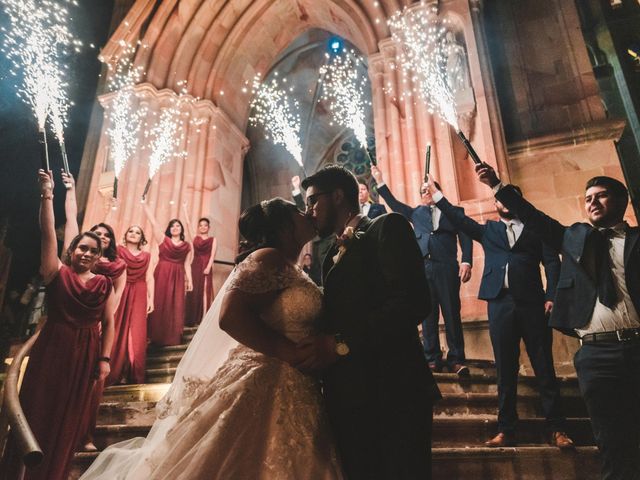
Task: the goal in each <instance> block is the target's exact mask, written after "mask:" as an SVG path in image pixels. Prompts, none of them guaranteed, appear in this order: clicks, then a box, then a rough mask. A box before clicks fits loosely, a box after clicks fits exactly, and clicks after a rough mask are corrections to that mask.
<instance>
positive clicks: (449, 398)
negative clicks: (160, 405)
mask: <svg viewBox="0 0 640 480" xmlns="http://www.w3.org/2000/svg"><path fill="white" fill-rule="evenodd" d="M114 390H115V389H114ZM114 390H112V391H108V390H107V391H106V392H105V397H104V401H103V402H102V403H101V404H100V410H99V412H98V425H113V424H126V425H150V424H151V423H153V421H154V419H155V410H154V409H155V405H156V402H157V400H158V399H159V397H160V395H161V393H162V392H163V390H162V391H161V390H160V389H157V390H156V391H153V392H141V391H140V390H138V389H131V390H132V391H130V392H128V391H127V390H126V389H124V388H119V389H118V390H119V392H116V391H114ZM563 402H564V407H565V411H566V414H567V417H569V418H584V417H586V416H587V411H586V407H585V405H584V402H583V401H582V399H581V398H580V397H565V398H564V399H563ZM497 408H498V397H497V396H496V395H495V394H492V393H462V394H460V393H445V394H444V395H443V399H442V400H441V401H439V402H438V403H437V404H436V406H435V408H434V415H435V416H436V417H438V418H461V417H466V418H476V417H478V418H481V419H483V420H484V419H486V418H494V416H495V414H496V410H497ZM518 415H519V417H521V418H536V417H540V416H541V408H540V400H539V398H538V396H537V395H520V396H519V397H518Z"/></svg>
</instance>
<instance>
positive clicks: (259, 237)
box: [236, 197, 298, 264]
mask: <svg viewBox="0 0 640 480" xmlns="http://www.w3.org/2000/svg"><path fill="white" fill-rule="evenodd" d="M297 212H298V209H297V207H296V206H295V205H294V204H293V203H291V202H288V201H286V200H285V199H284V198H280V197H276V198H272V199H271V200H265V201H262V202H260V203H258V204H256V205H253V206H251V207H249V208H247V209H246V210H245V211H244V212H242V214H241V215H240V220H238V229H239V230H240V234H241V235H242V236H243V237H244V241H242V242H240V251H239V253H238V256H237V257H236V264H238V263H240V262H241V261H243V260H244V259H245V258H247V256H249V255H250V254H251V253H253V252H255V251H256V250H258V249H260V248H266V247H277V246H278V234H279V233H280V232H282V231H283V230H285V229H287V228H293V215H294V214H295V213H297Z"/></svg>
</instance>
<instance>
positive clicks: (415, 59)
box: [389, 8, 459, 131]
mask: <svg viewBox="0 0 640 480" xmlns="http://www.w3.org/2000/svg"><path fill="white" fill-rule="evenodd" d="M389 27H390V28H391V37H392V39H393V40H394V41H395V42H396V43H397V44H398V46H399V51H398V63H399V65H400V68H401V70H402V75H403V82H405V83H408V84H410V85H411V88H409V89H408V91H409V92H410V93H411V94H414V95H416V96H417V97H418V98H420V99H421V100H423V101H424V102H425V103H426V104H427V106H428V108H429V110H430V113H437V114H438V115H439V116H440V117H441V118H442V119H444V120H445V121H446V122H447V123H449V124H450V125H451V126H452V127H453V128H455V129H456V131H458V130H459V127H458V119H457V114H456V103H455V92H454V91H453V88H452V86H451V85H450V84H449V81H448V73H447V60H448V58H449V53H450V51H449V49H450V46H449V45H448V43H447V42H446V34H447V31H448V30H447V21H446V20H438V19H437V17H436V15H435V12H434V11H431V12H430V11H427V10H426V9H425V8H419V9H405V10H404V11H403V12H401V13H400V12H398V13H396V14H394V15H393V16H392V17H391V18H390V19H389Z"/></svg>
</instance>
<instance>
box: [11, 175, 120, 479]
mask: <svg viewBox="0 0 640 480" xmlns="http://www.w3.org/2000/svg"><path fill="white" fill-rule="evenodd" d="M39 176H40V190H41V198H42V200H41V205H40V228H41V231H42V251H41V265H40V273H41V274H42V276H43V278H44V282H45V284H46V285H47V300H48V316H47V320H46V322H45V323H44V326H43V327H42V328H41V329H40V330H39V338H38V340H37V341H36V343H35V345H34V347H33V349H32V351H31V355H30V359H29V363H28V366H27V370H26V373H25V376H24V380H23V382H22V389H21V392H20V401H21V404H22V408H23V409H24V413H25V416H26V418H27V421H28V422H29V425H30V427H31V429H32V430H33V433H34V435H35V437H36V439H37V440H38V443H39V444H40V447H41V448H42V451H43V453H44V459H43V461H42V463H41V464H40V465H39V466H38V467H36V468H33V469H29V470H28V471H27V472H26V476H25V478H27V479H29V480H35V479H38V480H40V479H41V480H66V479H67V477H68V473H69V468H70V465H71V461H72V460H73V454H74V452H75V446H76V444H77V441H78V438H79V435H80V428H81V423H82V419H83V417H84V416H86V415H87V412H88V408H89V406H90V400H91V392H92V387H93V385H94V383H95V382H96V380H104V379H105V378H106V377H107V375H108V374H109V370H110V368H109V355H110V354H111V344H112V342H113V318H114V317H113V315H114V309H115V308H114V295H113V294H112V290H113V289H112V282H111V280H110V279H109V278H108V277H105V276H103V275H96V274H94V273H93V272H92V271H91V270H92V267H93V266H94V265H95V263H96V262H97V261H98V259H99V258H100V255H101V254H102V247H101V244H100V239H99V238H98V237H97V236H96V235H95V234H93V233H90V232H85V233H82V234H80V235H77V236H76V237H75V238H74V239H73V240H72V241H70V242H69V248H68V249H67V251H66V255H65V258H64V263H62V262H61V261H60V260H59V259H58V257H57V241H56V233H55V227H54V215H53V201H52V199H53V194H52V192H53V177H52V175H51V172H49V173H48V174H47V173H45V172H44V171H43V170H40V172H39ZM65 240H68V239H65ZM101 322H102V333H101V332H100V327H99V326H100V323H101ZM12 443H13V442H12V441H10V444H9V445H8V448H9V449H10V451H11V452H15V445H12ZM14 459H15V460H18V462H17V463H16V462H15V461H14ZM9 463H10V465H9V467H8V469H7V470H9V477H8V478H14V477H12V475H11V471H12V470H13V471H15V468H16V466H17V465H19V463H20V460H19V459H18V458H17V457H16V456H15V455H14V456H13V457H12V458H11V460H9Z"/></svg>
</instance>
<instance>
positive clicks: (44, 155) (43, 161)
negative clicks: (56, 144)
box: [38, 128, 50, 172]
mask: <svg viewBox="0 0 640 480" xmlns="http://www.w3.org/2000/svg"><path fill="white" fill-rule="evenodd" d="M38 132H39V135H40V136H39V138H38V143H39V144H40V166H41V168H42V169H43V170H44V171H45V172H49V170H50V168H49V147H48V146H47V130H46V129H45V128H41V129H39V130H38Z"/></svg>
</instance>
